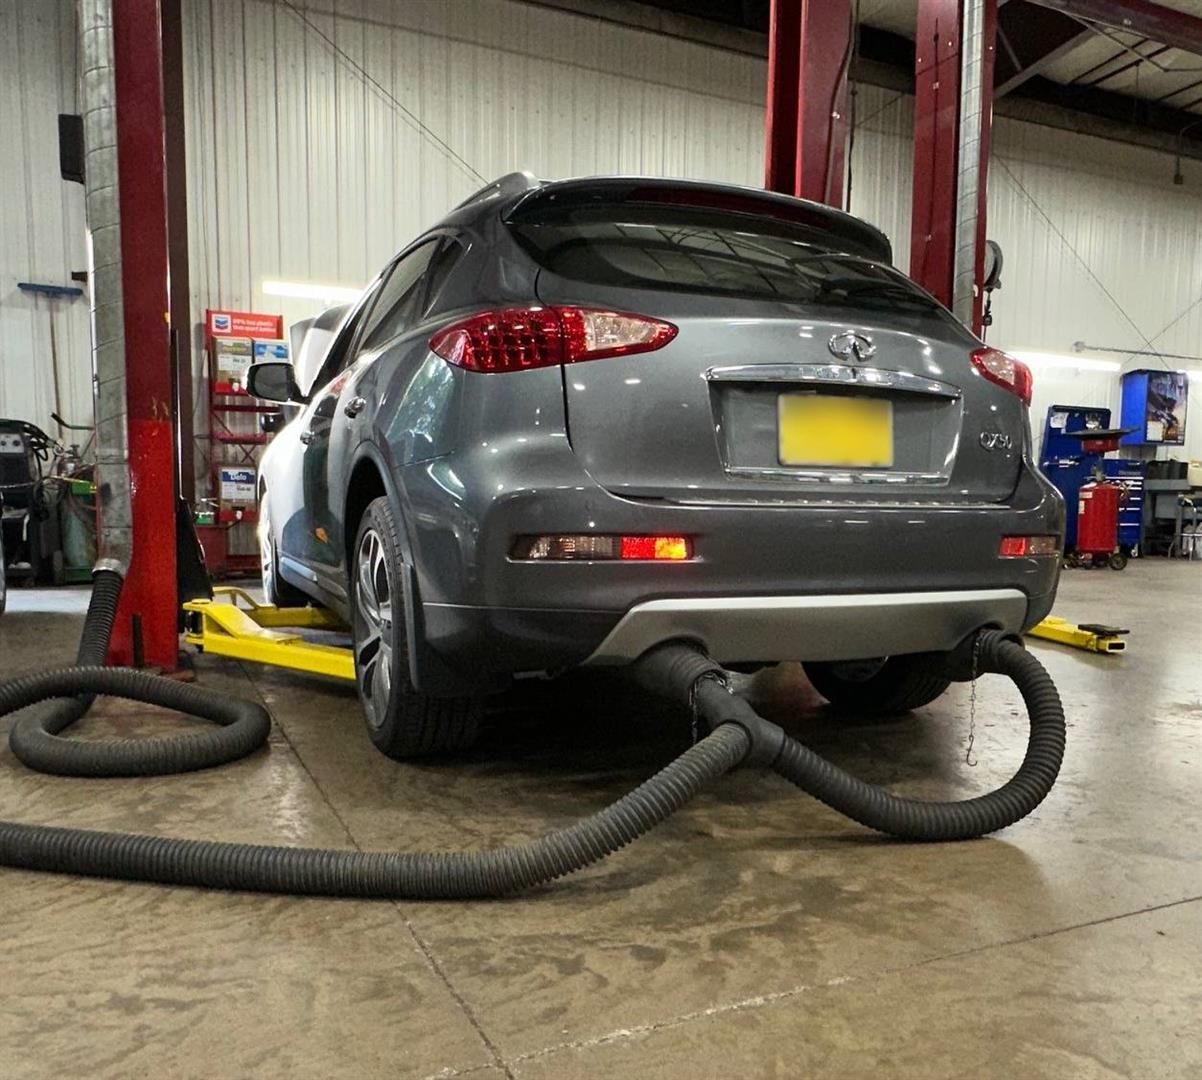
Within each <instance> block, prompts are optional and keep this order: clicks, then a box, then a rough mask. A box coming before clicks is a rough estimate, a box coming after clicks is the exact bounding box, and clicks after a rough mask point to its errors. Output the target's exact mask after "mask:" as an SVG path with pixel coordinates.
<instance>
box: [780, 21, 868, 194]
mask: <svg viewBox="0 0 1202 1080" xmlns="http://www.w3.org/2000/svg"><path fill="white" fill-rule="evenodd" d="M851 48H852V26H851V6H850V0H772V9H771V21H770V24H769V29H768V112H767V139H766V146H765V153H764V187H766V188H767V189H768V190H769V191H779V192H781V193H782V194H785V195H796V196H800V197H801V198H803V199H813V200H814V201H815V202H822V203H826V204H827V205H828V206H838V207H842V206H843V202H844V193H843V178H844V157H845V144H846V138H847V72H848V68H849V66H850V62H851Z"/></svg>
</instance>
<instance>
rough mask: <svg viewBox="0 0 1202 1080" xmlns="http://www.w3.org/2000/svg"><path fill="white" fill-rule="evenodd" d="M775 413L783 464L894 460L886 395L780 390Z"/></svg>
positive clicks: (884, 463)
mask: <svg viewBox="0 0 1202 1080" xmlns="http://www.w3.org/2000/svg"><path fill="white" fill-rule="evenodd" d="M776 415H777V431H778V439H779V446H778V449H779V457H780V463H781V464H782V465H823V466H835V467H841V468H849V469H884V468H889V467H890V466H892V464H893V403H892V402H891V401H886V400H885V399H884V398H874V397H851V396H836V395H833V394H781V395H780V397H779V398H777V406H776Z"/></svg>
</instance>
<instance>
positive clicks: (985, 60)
mask: <svg viewBox="0 0 1202 1080" xmlns="http://www.w3.org/2000/svg"><path fill="white" fill-rule="evenodd" d="M996 38H997V0H962V6H961V39H962V41H961V48H960V133H959V150H958V152H957V161H958V176H957V178H956V253H955V257H954V260H953V275H954V277H953V282H952V311H953V312H954V313H955V315H956V317H957V318H958V319H960V321H961V322H963V323H965V325H967V326H970V327H971V328H972V331H973V333H974V334H980V333H981V331H982V330H983V326H982V324H981V314H982V310H983V307H984V299H985V296H984V292H983V291H982V289H981V282H982V280H983V278H984V271H985V223H986V194H987V190H988V179H989V147H990V128H991V119H992V114H993V69H994V55H995V54H994V45H995V41H996Z"/></svg>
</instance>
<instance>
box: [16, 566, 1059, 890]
mask: <svg viewBox="0 0 1202 1080" xmlns="http://www.w3.org/2000/svg"><path fill="white" fill-rule="evenodd" d="M106 575H107V576H106ZM120 588H121V580H120V577H119V576H117V575H115V574H109V572H106V571H101V572H100V573H98V574H97V578H96V593H98V594H99V597H98V598H96V597H94V600H93V605H92V607H91V608H90V609H89V615H88V622H87V626H86V629H85V634H84V642H85V646H86V647H87V650H88V654H87V656H86V657H83V659H85V660H86V661H90V662H91V663H97V662H99V659H100V658H101V657H102V656H103V643H105V642H107V640H108V633H109V631H110V630H111V628H112V620H113V614H114V613H115V611H116V598H117V596H118V595H119V593H120ZM1004 645H1005V646H1008V648H1006V647H1002V646H998V647H997V648H996V649H995V648H994V647H993V646H987V647H983V648H982V649H981V650H980V661H981V670H998V669H995V668H989V667H987V666H986V665H987V663H988V662H991V661H990V659H989V658H992V657H993V656H994V653H995V652H997V653H999V654H1000V655H1002V656H1004V657H1010V656H1011V654H1010V652H1009V649H1017V651H1018V652H1019V653H1020V654H1022V650H1021V649H1019V648H1018V647H1017V646H1014V645H1012V644H1011V643H1008V642H1006V643H1004ZM96 650H99V652H98V653H97V651H96ZM83 652H84V649H83V648H81V654H82V653H83ZM1023 655H1025V654H1023ZM1028 659H1029V658H1028ZM996 662H997V663H999V664H1001V663H1003V661H996ZM1004 662H1005V663H1007V664H1012V665H1013V667H1014V670H1013V671H1011V669H1010V667H1007V668H1006V669H1005V670H1006V673H1007V674H1010V675H1011V677H1013V678H1015V679H1016V681H1019V682H1020V686H1022V685H1023V681H1032V682H1033V685H1032V688H1031V690H1030V693H1028V689H1027V688H1026V687H1025V686H1024V688H1023V695H1024V697H1025V698H1026V700H1027V703H1028V707H1029V708H1030V709H1031V716H1032V739H1031V746H1032V748H1035V747H1036V745H1037V743H1038V748H1039V753H1038V754H1035V755H1033V753H1032V751H1031V750H1029V751H1028V754H1027V760H1026V761H1024V763H1023V766H1022V768H1020V770H1019V773H1018V775H1016V777H1015V778H1014V780H1012V781H1011V782H1010V783H1009V784H1007V785H1006V787H1005V788H1002V789H1001V790H1000V791H999V792H995V793H994V796H1003V795H1005V797H1004V798H1001V799H1000V801H997V800H995V801H994V802H990V801H989V800H991V799H993V796H985V797H983V798H982V799H975V800H971V801H970V802H968V803H950V804H940V803H913V802H911V801H909V800H904V799H896V798H895V797H893V796H890V795H888V794H887V793H885V792H883V791H882V790H881V789H879V788H875V787H873V786H872V785H868V784H864V783H862V782H861V781H858V780H855V779H854V778H853V777H851V776H849V775H848V774H847V773H844V772H843V771H842V770H840V769H837V768H836V767H835V766H833V765H830V764H829V763H828V762H825V761H823V760H822V759H821V758H818V757H817V756H816V755H814V754H812V753H811V752H810V751H808V750H806V749H805V748H804V747H802V746H801V745H800V744H798V743H795V742H794V741H793V740H792V739H790V738H788V736H786V735H785V734H784V732H783V731H781V729H780V728H778V727H776V726H775V725H773V724H769V723H768V722H767V721H764V720H763V719H761V718H760V717H759V716H758V715H756V713H755V712H754V711H753V710H751V708H750V706H747V705H746V703H745V702H742V701H741V700H740V699H738V698H735V697H733V696H732V695H731V694H730V693H729V692H728V691H727V689H726V687H725V684H724V682H723V681H721V679H722V675H721V668H719V667H718V666H717V665H715V664H714V663H713V662H712V661H710V660H709V659H708V658H707V657H705V656H704V655H703V654H702V653H700V652H699V651H698V650H697V649H696V648H695V647H694V646H692V645H688V644H679V643H671V644H668V645H664V646H660V647H659V648H657V649H655V650H652V652H651V653H649V654H648V655H647V657H646V658H644V659H643V660H641V661H639V662H638V663H637V664H636V665H635V673H636V675H637V676H638V678H639V679H640V680H641V681H642V682H643V683H644V684H650V685H652V686H654V687H655V688H656V689H657V690H658V691H659V692H661V693H666V694H667V695H668V696H670V697H675V698H677V699H678V700H680V701H682V702H684V703H687V704H688V705H690V706H691V707H693V708H694V709H695V710H696V712H697V714H698V716H699V717H700V718H701V719H703V720H704V721H705V722H706V723H707V724H709V725H710V726H711V727H712V728H713V730H712V731H711V733H710V734H709V735H707V736H706V737H705V738H703V739H702V740H701V741H700V742H698V743H696V744H695V745H694V746H692V747H690V748H689V749H688V750H686V751H685V752H684V753H683V754H681V755H680V757H678V758H677V759H676V760H675V761H673V762H671V764H669V765H667V766H666V767H665V768H663V769H661V770H660V771H659V772H658V773H656V774H655V775H654V776H653V777H651V779H649V780H647V781H646V782H645V783H643V784H642V785H640V786H639V787H638V788H636V789H635V790H634V791H632V792H631V793H630V794H629V795H626V796H624V797H623V798H621V799H619V800H618V801H617V802H616V803H614V804H612V805H611V806H608V807H606V808H605V809H604V810H601V811H599V812H598V813H596V814H593V815H592V816H590V817H588V818H585V819H584V820H582V821H580V822H578V823H577V824H574V825H570V826H568V827H566V828H562V829H557V830H555V831H553V832H551V833H549V834H547V835H546V836H544V837H542V838H541V839H538V840H534V841H531V842H529V843H525V844H518V845H514V846H512V847H504V848H496V849H493V850H490V851H480V852H412V853H411V852H381V853H369V852H359V851H332V850H316V849H308V848H287V847H271V846H264V845H254V844H230V843H222V842H217V841H199V840H178V839H171V838H167V837H154V836H139V835H134V834H124V833H110V832H100V831H94V830H88V829H67V828H60V827H57V826H40V825H25V824H20V823H16V822H5V821H0V865H5V866H11V867H19V868H22V869H26V870H48V871H54V872H59V873H67V874H83V875H90V876H93V877H106V878H119V879H125V880H130V881H147V882H157V883H161V884H168V885H190V886H200V887H206V888H222V889H242V890H251V891H259V892H271V893H286V894H297V895H301V894H312V895H323V896H348V897H365V898H380V899H384V898H391V899H415V900H416V899H479V898H485V897H495V896H505V895H509V894H512V893H516V892H520V891H522V890H524V889H529V888H532V887H534V886H536V885H539V884H543V883H545V882H549V881H552V880H554V879H556V878H559V877H562V876H563V875H565V874H568V873H572V872H573V871H575V870H579V869H582V868H583V867H585V866H588V865H590V864H592V863H595V862H597V861H599V860H600V859H602V858H604V857H605V856H606V855H609V854H612V853H613V852H615V851H617V850H619V849H620V848H622V847H625V846H626V845H627V844H629V843H630V842H631V841H632V840H634V839H636V838H637V837H639V836H641V835H643V834H644V833H646V832H647V831H649V830H650V829H652V828H654V827H655V826H656V825H658V824H659V823H660V822H661V821H663V820H664V819H665V818H667V817H669V816H670V815H671V814H673V813H675V812H676V811H677V810H679V809H680V808H681V807H682V806H683V805H684V804H685V803H686V802H688V801H689V800H690V799H691V798H692V797H693V796H694V795H696V794H697V793H698V792H699V791H701V790H702V789H703V788H705V787H706V786H707V785H709V784H711V783H712V782H713V781H714V780H716V779H717V778H718V777H720V776H722V775H724V774H725V773H727V772H729V771H730V770H732V769H734V768H737V767H738V766H739V765H740V764H749V765H767V766H771V767H772V768H775V769H777V771H779V772H781V773H782V775H785V776H787V777H788V778H789V779H791V780H793V781H794V782H795V783H797V784H799V786H801V787H802V788H804V789H805V790H807V791H810V792H811V793H812V794H815V795H816V796H817V797H818V798H820V799H822V800H823V801H824V802H827V803H828V804H829V805H831V806H834V807H835V808H836V809H839V810H842V811H843V812H844V813H848V814H850V816H852V817H854V818H856V820H858V821H862V822H863V823H864V824H867V825H870V826H872V827H873V828H878V829H883V830H884V831H886V832H891V833H894V834H895V835H902V836H907V837H910V838H912V839H953V838H960V837H964V836H970V835H980V834H981V833H983V832H989V831H992V830H994V829H998V828H1001V827H1003V826H1004V825H1007V824H1009V823H1010V822H1012V821H1015V820H1017V819H1018V818H1019V817H1022V816H1023V815H1024V814H1026V813H1029V812H1030V810H1031V809H1033V808H1034V806H1036V805H1037V804H1038V803H1039V802H1040V800H1041V799H1042V798H1043V796H1044V795H1045V794H1046V793H1047V790H1048V789H1050V787H1051V785H1052V782H1053V781H1054V780H1055V775H1056V767H1057V766H1058V764H1059V752H1058V753H1056V754H1054V755H1053V754H1052V752H1051V751H1052V749H1054V745H1057V744H1056V740H1055V739H1053V738H1051V732H1052V729H1053V728H1054V727H1055V726H1056V722H1057V717H1058V718H1059V733H1060V734H1059V742H1058V746H1059V748H1060V752H1062V751H1063V745H1064V718H1063V714H1062V713H1060V711H1059V700H1058V698H1056V694H1055V690H1054V688H1051V684H1050V680H1048V679H1047V676H1046V674H1045V673H1043V669H1042V668H1040V667H1039V665H1038V663H1035V668H1036V669H1038V673H1039V675H1042V679H1043V683H1040V684H1039V685H1034V682H1038V680H1035V679H1034V671H1033V669H1031V668H1030V667H1029V665H1025V664H1018V663H1017V662H1015V661H1013V660H1012V659H1010V660H1006V661H1004ZM1032 662H1033V663H1034V661H1032ZM1045 683H1046V686H1045V685H1044V684H1045ZM97 693H103V694H111V695H114V696H119V697H125V698H129V699H132V700H136V701H143V702H147V703H150V704H155V705H164V706H166V707H168V708H173V709H178V710H181V711H184V712H189V713H191V714H193V715H198V716H203V717H205V718H207V719H211V720H214V721H215V722H216V723H218V724H219V725H222V728H221V731H219V732H217V733H215V734H217V735H218V736H221V735H222V734H223V733H228V732H230V731H234V732H235V733H236V735H237V737H236V738H234V737H229V738H225V739H222V738H219V739H218V740H216V742H215V743H214V740H212V739H208V740H206V739H203V738H201V737H198V736H194V735H189V736H181V737H175V738H173V739H156V740H146V741H145V742H143V741H142V740H123V741H122V742H118V743H115V744H110V745H109V746H104V745H103V744H95V743H89V744H78V745H73V746H72V747H71V748H70V750H69V751H68V750H66V749H64V748H62V747H59V746H58V745H57V743H55V742H53V741H52V742H49V743H48V742H46V739H45V738H43V736H46V737H47V738H49V739H51V740H57V741H58V742H60V743H61V742H66V741H67V740H62V739H60V738H59V736H58V732H61V731H62V730H63V729H64V728H65V727H66V726H68V725H69V724H70V723H72V722H74V720H76V719H78V718H79V716H82V715H83V713H84V712H86V710H87V708H88V706H89V705H90V703H91V698H90V697H79V696H75V697H72V698H69V699H66V703H65V704H63V703H62V702H63V695H87V694H97ZM1049 695H1050V696H1049ZM52 699H58V701H57V702H56V703H54V704H52V705H51V706H49V707H48V709H47V710H46V711H45V712H42V713H39V714H35V716H32V717H26V718H24V719H22V720H21V721H19V722H18V724H17V725H16V726H15V727H14V729H13V735H14V740H15V741H14V746H13V749H14V752H17V753H18V756H21V757H22V760H24V761H26V763H27V764H32V765H33V766H34V767H35V768H36V767H41V766H42V765H43V764H46V765H55V764H57V765H62V766H64V768H63V769H56V770H54V771H69V772H70V773H71V774H72V775H91V776H96V775H122V776H129V775H150V774H153V773H163V772H175V771H182V770H186V769H191V768H203V767H205V766H206V765H209V764H217V763H218V762H220V761H229V760H232V759H233V758H234V757H237V756H240V755H241V754H244V753H248V752H250V750H253V749H254V748H255V747H257V746H259V745H261V744H262V742H263V741H264V740H265V738H266V735H267V729H268V726H269V718H268V717H267V714H266V713H265V712H264V711H263V710H262V709H261V708H260V707H259V706H258V705H255V704H253V703H251V702H244V701H239V700H238V699H235V698H229V697H225V696H224V695H218V694H214V693H212V692H207V691H201V690H199V689H197V688H196V687H189V686H180V685H179V684H176V683H174V682H172V681H171V680H167V679H162V678H158V677H156V676H152V675H147V674H145V673H143V672H137V671H129V670H123V669H104V668H97V667H88V666H84V667H75V668H64V669H60V670H59V671H56V672H45V673H42V674H37V675H30V676H26V677H24V678H20V679H16V680H13V681H12V682H9V683H7V684H5V685H3V686H0V716H3V715H7V714H8V713H11V712H14V711H16V710H18V709H22V708H25V707H27V706H30V705H33V704H36V703H38V702H44V701H48V700H52ZM1053 705H1054V708H1053ZM1037 712H1038V716H1037ZM51 714H53V718H51V719H48V717H51ZM68 714H70V717H71V718H70V719H66V717H67V716H68ZM1053 714H1054V715H1053ZM38 731H40V732H41V735H39V734H38ZM1037 731H1038V732H1040V733H1042V734H1041V735H1040V737H1039V738H1038V739H1037V738H1036V734H1037ZM18 732H21V733H22V734H21V735H18V734H17V733H18ZM206 734H208V733H206ZM132 742H136V743H138V745H137V746H136V747H133V748H131V747H130V745H129V744H130V743H132ZM202 745H203V749H201V747H202ZM18 746H20V747H21V749H20V750H19V751H18V750H17V747H18ZM31 747H32V748H33V752H32V755H31V756H29V752H30V748H31ZM48 747H53V749H47V748H48ZM90 755H96V757H95V760H96V761H99V760H101V755H105V756H104V759H103V760H104V761H105V762H106V763H107V765H106V767H108V768H111V769H112V770H113V771H111V772H108V773H104V772H102V771H101V770H100V769H99V768H92V767H90V765H89V761H88V759H89V757H90ZM1053 757H1055V763H1053V762H1052V758H1053ZM1020 780H1021V781H1022V783H1019V781H1020ZM1007 792H1011V793H1010V794H1006V793H1007ZM977 804H983V805H982V808H979V809H973V810H971V811H965V810H963V809H961V808H964V807H976V806H977ZM903 807H904V808H907V809H902V808H903ZM914 807H918V808H921V809H920V810H914V809H913V808H914ZM947 821H951V822H952V823H953V824H952V825H951V826H950V827H949V825H948V824H947V823H946V822H947Z"/></svg>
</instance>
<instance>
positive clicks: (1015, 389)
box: [972, 349, 1034, 405]
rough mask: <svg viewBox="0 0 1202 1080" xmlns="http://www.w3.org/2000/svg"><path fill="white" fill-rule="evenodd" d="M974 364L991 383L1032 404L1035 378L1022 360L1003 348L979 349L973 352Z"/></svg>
mask: <svg viewBox="0 0 1202 1080" xmlns="http://www.w3.org/2000/svg"><path fill="white" fill-rule="evenodd" d="M972 362H973V366H974V367H975V368H976V369H977V370H978V371H979V372H980V373H981V374H982V375H983V376H984V377H985V378H986V379H988V380H989V381H990V382H991V383H996V384H997V385H998V386H1000V387H1002V388H1003V389H1004V390H1009V391H1010V393H1012V394H1014V395H1015V396H1016V397H1019V398H1021V399H1022V403H1023V404H1024V405H1030V404H1031V390H1032V385H1033V382H1034V380H1033V379H1032V377H1031V369H1030V368H1029V367H1027V365H1026V364H1024V363H1023V362H1022V361H1021V360H1015V359H1014V357H1013V356H1007V355H1006V354H1005V353H1004V352H1002V350H1001V349H977V350H976V352H974V353H973V354H972Z"/></svg>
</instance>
